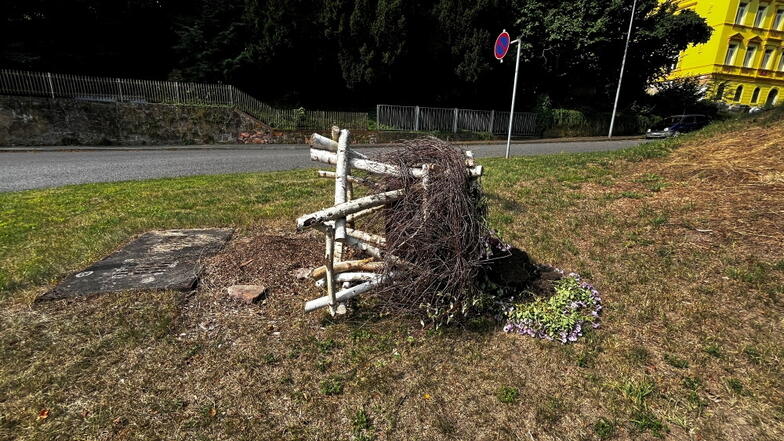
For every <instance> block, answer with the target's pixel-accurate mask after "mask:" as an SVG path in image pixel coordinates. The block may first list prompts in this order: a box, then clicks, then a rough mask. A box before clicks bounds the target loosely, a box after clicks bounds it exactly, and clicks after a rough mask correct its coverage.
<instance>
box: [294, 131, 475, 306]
mask: <svg viewBox="0 0 784 441" xmlns="http://www.w3.org/2000/svg"><path fill="white" fill-rule="evenodd" d="M331 138H332V139H330V138H327V137H325V136H321V135H319V134H318V133H314V134H313V136H311V138H310V146H311V149H310V158H311V159H312V160H313V161H317V162H321V163H325V164H330V165H334V166H335V171H334V172H331V171H325V170H319V172H318V174H319V176H320V177H325V178H331V179H335V204H334V205H333V206H332V207H329V208H325V209H323V210H319V211H316V212H314V213H310V214H306V215H304V216H300V217H299V218H298V219H297V230H299V231H302V230H304V229H306V228H314V229H317V230H319V231H322V232H324V234H325V253H324V265H323V266H321V267H319V268H316V269H314V270H313V271H312V272H311V274H310V276H311V277H312V278H313V279H315V280H316V286H318V287H322V288H326V291H327V293H326V294H327V295H326V296H323V297H320V298H318V299H314V300H311V301H309V302H307V303H306V304H305V312H310V311H315V310H317V309H320V308H325V307H329V308H330V312H331V313H332V314H333V315H334V314H335V313H336V311H340V310H341V308H342V309H343V310H345V306H344V305H343V303H344V302H346V301H347V300H349V299H351V298H353V297H356V296H357V295H359V294H362V293H365V292H368V291H371V290H372V289H374V288H376V287H378V286H379V285H381V284H383V283H387V282H389V281H390V280H393V279H394V278H395V275H394V274H395V273H394V272H390V273H388V274H384V273H383V272H382V271H383V270H384V265H385V262H386V263H391V264H392V265H395V266H410V265H411V263H409V262H406V261H404V260H403V259H400V258H398V257H396V256H393V255H390V254H389V253H386V252H385V251H384V248H385V246H386V239H385V238H384V237H382V236H380V235H377V234H373V233H369V232H366V231H362V230H358V229H356V228H354V224H353V222H355V221H356V220H357V219H360V218H362V217H366V216H369V215H371V214H374V213H377V212H379V211H381V210H383V209H384V208H385V207H386V206H388V205H389V204H390V203H392V202H395V201H397V200H400V199H401V198H403V196H405V189H399V190H392V191H386V192H382V193H376V194H371V195H369V196H365V197H361V198H358V199H353V198H352V196H353V184H361V185H365V186H367V187H369V188H371V189H372V190H376V189H377V188H378V187H377V184H375V183H374V182H373V181H372V180H370V179H364V178H360V177H357V176H352V175H351V174H350V173H351V169H356V170H362V171H365V172H368V173H374V174H381V175H390V176H401V175H402V173H403V172H402V170H401V169H400V167H398V166H395V165H391V164H385V163H383V162H379V161H373V160H370V159H368V158H367V156H366V155H363V154H361V153H359V152H355V151H353V150H352V149H351V148H350V147H349V138H350V134H349V131H348V130H340V129H339V128H338V127H336V126H333V127H332V130H331ZM465 157H466V159H465V166H466V172H467V174H468V176H469V177H470V178H472V179H475V178H479V177H481V176H482V174H483V169H482V166H481V165H476V163H475V161H474V155H473V153H472V152H471V151H466V152H465ZM433 167H434V166H433V165H432V164H424V165H422V166H420V167H412V168H409V169H408V171H407V173H410V175H411V177H413V178H418V179H421V182H419V183H417V184H416V185H417V186H422V187H424V188H425V190H427V187H429V186H430V185H431V184H430V178H431V176H432V175H433V173H434V168H433ZM423 203H424V204H425V207H423V209H424V210H423V216H424V217H425V219H427V217H428V214H429V213H428V205H429V204H428V201H424V202H423ZM425 219H423V220H425ZM344 245H347V246H350V247H353V248H355V249H357V250H360V251H362V252H364V253H366V254H367V255H370V256H372V257H370V258H368V259H363V260H350V261H342V257H343V247H344ZM375 259H377V260H375ZM352 285H354V286H352ZM337 286H340V287H341V288H342V289H340V290H339V291H338V290H337Z"/></svg>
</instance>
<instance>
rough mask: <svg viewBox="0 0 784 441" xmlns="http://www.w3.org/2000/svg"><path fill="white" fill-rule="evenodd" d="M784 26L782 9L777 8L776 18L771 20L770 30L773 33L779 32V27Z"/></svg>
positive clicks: (780, 28)
mask: <svg viewBox="0 0 784 441" xmlns="http://www.w3.org/2000/svg"><path fill="white" fill-rule="evenodd" d="M782 24H784V8H778V9H777V10H776V18H774V19H773V26H772V29H773V30H774V31H781V30H782V27H781V25H782Z"/></svg>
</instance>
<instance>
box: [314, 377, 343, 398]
mask: <svg viewBox="0 0 784 441" xmlns="http://www.w3.org/2000/svg"><path fill="white" fill-rule="evenodd" d="M319 390H320V391H321V393H322V394H324V395H340V394H342V393H343V381H342V380H341V379H340V378H338V377H329V378H327V379H326V380H323V381H322V382H321V384H320V385H319Z"/></svg>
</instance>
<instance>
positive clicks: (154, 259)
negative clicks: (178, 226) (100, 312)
mask: <svg viewBox="0 0 784 441" xmlns="http://www.w3.org/2000/svg"><path fill="white" fill-rule="evenodd" d="M232 233H233V230H231V229H224V228H210V229H198V230H167V231H151V232H149V233H145V234H143V235H142V236H140V237H139V238H138V239H136V240H134V241H133V242H131V243H129V244H128V245H126V246H125V247H123V248H122V249H121V250H119V251H117V252H115V253H113V254H111V255H110V256H108V257H106V258H105V259H103V260H101V261H99V262H97V263H95V264H93V265H91V266H90V267H88V268H85V269H84V270H83V271H80V272H78V273H76V274H72V275H70V276H68V277H66V278H65V279H63V280H62V281H61V282H60V283H59V284H58V285H57V286H56V287H55V288H54V289H53V290H51V291H49V292H47V293H45V294H43V295H41V296H40V297H39V298H38V299H37V300H39V301H41V300H55V299H63V298H70V297H79V296H87V295H91V294H102V293H110V292H119V291H129V290H145V291H148V290H177V291H186V290H189V289H192V288H193V287H194V286H195V285H196V282H197V280H198V276H199V272H200V271H201V265H200V262H201V261H202V260H203V259H204V258H206V257H210V256H212V255H214V254H215V253H217V252H218V251H220V249H221V248H222V247H223V246H224V245H225V243H226V242H227V241H228V240H229V239H230V238H231V235H232Z"/></svg>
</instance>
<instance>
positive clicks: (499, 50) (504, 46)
mask: <svg viewBox="0 0 784 441" xmlns="http://www.w3.org/2000/svg"><path fill="white" fill-rule="evenodd" d="M511 41H512V39H511V38H510V37H509V33H508V32H506V31H503V32H501V35H499V36H498V38H496V39H495V50H494V51H493V52H494V53H495V58H497V59H499V60H501V59H503V58H504V57H505V56H506V53H507V52H509V44H510V43H511Z"/></svg>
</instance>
